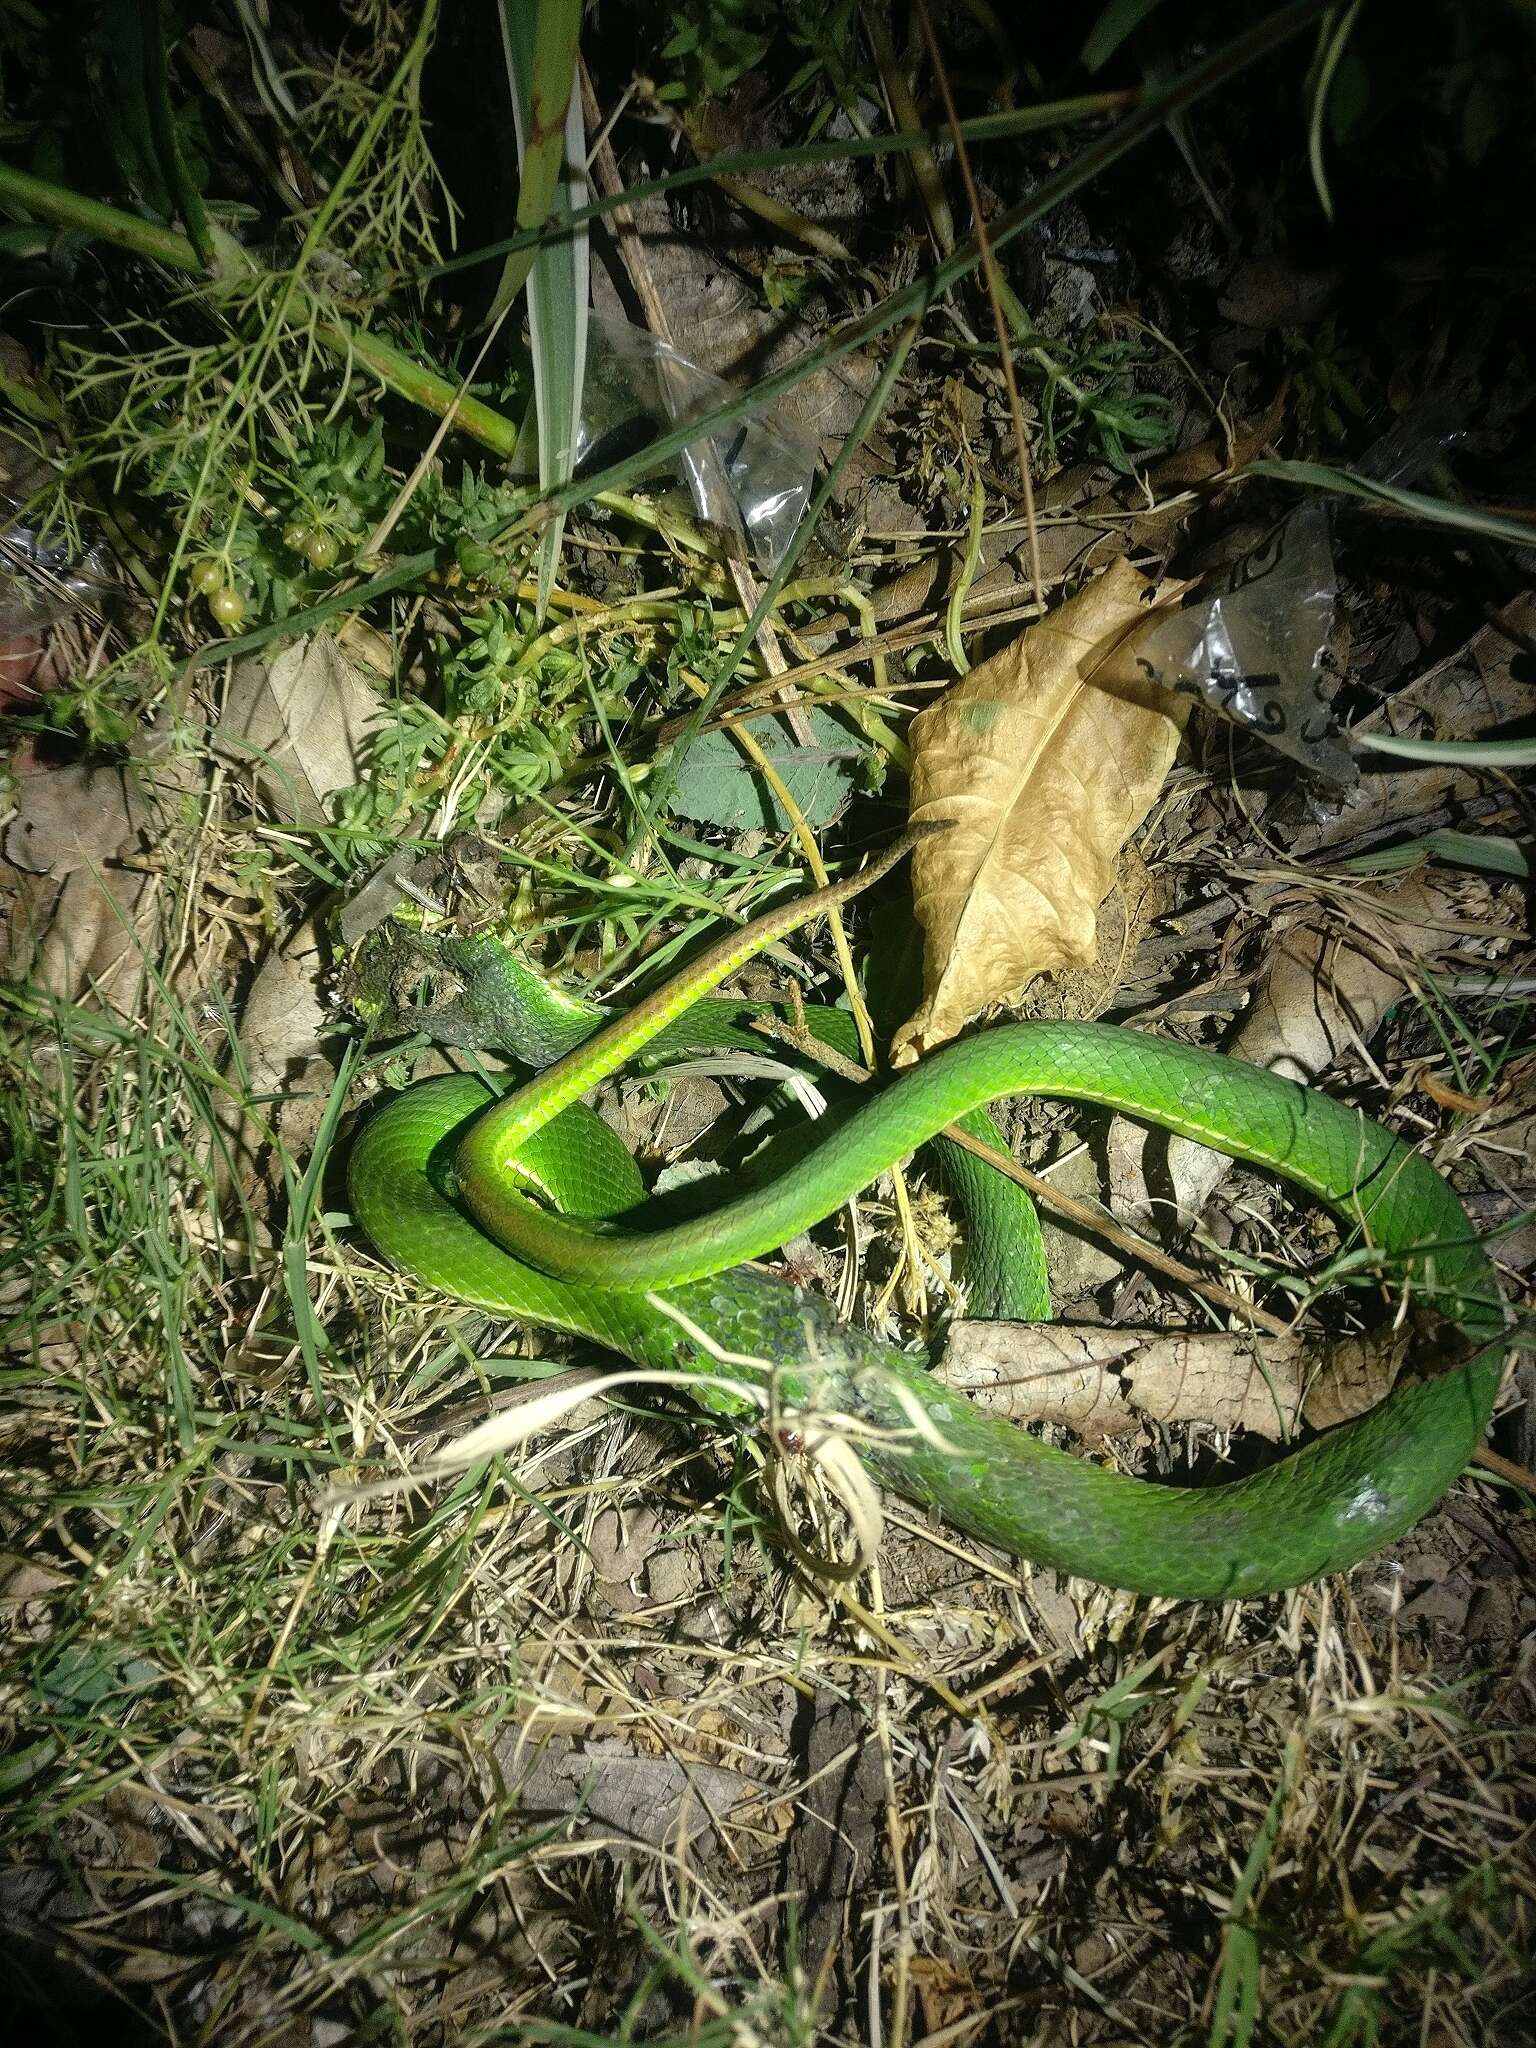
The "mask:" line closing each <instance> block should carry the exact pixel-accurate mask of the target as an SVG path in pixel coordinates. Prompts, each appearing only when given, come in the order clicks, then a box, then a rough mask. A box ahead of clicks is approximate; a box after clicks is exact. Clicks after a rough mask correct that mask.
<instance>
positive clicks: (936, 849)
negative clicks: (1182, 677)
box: [892, 561, 1189, 1066]
mask: <svg viewBox="0 0 1536 2048" xmlns="http://www.w3.org/2000/svg"><path fill="white" fill-rule="evenodd" d="M1151 590H1152V585H1151V584H1150V583H1148V581H1147V579H1146V578H1145V577H1144V576H1141V575H1139V574H1138V573H1137V571H1136V570H1135V569H1133V568H1132V567H1131V566H1130V564H1129V563H1128V562H1125V561H1118V562H1116V563H1115V564H1114V565H1113V567H1112V568H1110V569H1108V570H1106V571H1105V573H1104V574H1103V575H1102V576H1101V577H1100V578H1099V579H1098V581H1097V582H1096V583H1091V584H1089V585H1088V587H1087V588H1086V589H1084V590H1082V591H1080V592H1079V593H1078V594H1077V596H1076V597H1073V598H1069V599H1068V600H1067V602H1066V603H1065V604H1064V605H1062V606H1061V607H1060V609H1059V610H1058V611H1055V612H1053V613H1052V614H1051V616H1050V617H1049V618H1047V619H1042V620H1040V621H1039V622H1038V623H1037V624H1035V625H1033V626H1031V627H1030V628H1029V630H1028V631H1027V632H1026V633H1024V634H1022V635H1021V636H1020V638H1019V639H1017V640H1016V641H1014V643H1013V645H1012V646H1011V647H1006V648H1004V649H1003V651H1002V653H1001V654H996V655H994V656H993V657H992V658H991V660H990V661H985V662H983V663H982V664H981V666H980V667H979V668H974V669H972V671H971V673H970V674H969V675H968V676H967V677H966V678H965V680H964V681H963V682H961V683H958V684H957V685H956V686H955V688H954V689H952V690H950V691H949V692H948V693H947V694H946V695H945V696H944V697H943V698H942V699H941V700H940V701H939V702H938V703H937V704H935V705H933V706H932V707H931V708H930V709H929V710H927V711H925V712H923V713H922V714H921V716H920V717H918V718H916V719H914V720H913V722H912V734H911V738H912V822H913V823H914V824H921V823H924V822H926V821H928V820H929V819H933V820H938V821H943V822H945V823H947V824H948V825H949V827H950V829H949V830H948V831H947V832H938V833H935V834H934V835H933V836H932V838H930V839H927V840H925V841H923V843H922V844H921V845H919V847H918V848H917V851H916V853H915V854H914V855H913V862H912V886H913V894H914V898H915V901H916V905H917V917H918V922H919V923H920V924H921V925H922V927H923V931H924V935H925V936H924V948H923V1000H922V1002H921V1004H920V1005H919V1006H918V1009H917V1010H916V1011H915V1013H914V1014H913V1015H912V1016H911V1017H909V1018H908V1020H907V1022H906V1023H905V1024H904V1025H902V1027H901V1029H900V1030H899V1031H898V1032H897V1033H896V1036H895V1039H894V1041H893V1044H892V1060H893V1063H894V1064H895V1065H897V1066H905V1065H910V1063H911V1062H912V1061H913V1060H915V1059H917V1058H918V1057H919V1056H920V1055H921V1054H923V1053H925V1052H929V1051H931V1050H932V1049H933V1047H935V1046H937V1045H942V1044H944V1043H945V1041H946V1040H948V1039H951V1038H953V1037H954V1036H955V1034H956V1033H957V1032H958V1031H960V1030H961V1029H962V1027H963V1026H964V1025H966V1024H968V1023H969V1022H970V1021H971V1019H972V1018H973V1017H977V1016H980V1015H981V1013H982V1012H983V1011H984V1010H989V1009H992V1008H994V1007H996V1006H998V1005H1000V1004H1008V1003H1015V1002H1017V1001H1018V999H1019V997H1020V996H1021V995H1022V994H1023V993H1024V990H1025V989H1026V987H1027V986H1028V985H1029V983H1030V982H1031V981H1033V980H1034V978H1035V976H1036V975H1037V974H1043V973H1044V972H1045V971H1046V970H1047V969H1048V968H1053V967H1072V966H1085V965H1087V964H1088V963H1090V962H1091V961H1092V959H1093V956H1094V934H1095V929H1096V918H1097V912H1098V907H1099V905H1100V903H1102V902H1103V900H1104V898H1105V897H1106V896H1107V895H1108V893H1109V891H1110V889H1111V887H1112V886H1113V883H1114V878H1115V862H1116V857H1117V856H1118V854H1119V852H1120V848H1121V847H1122V846H1123V845H1124V843H1125V841H1126V839H1127V838H1128V837H1129V836H1130V834H1131V833H1132V832H1134V831H1135V829H1136V827H1137V826H1138V825H1139V824H1140V823H1141V821H1142V819H1143V818H1144V817H1145V816H1146V814H1147V812H1148V810H1149V809H1150V808H1151V805H1152V803H1153V800H1154V799H1155V798H1156V796H1157V793H1158V791H1159V790H1160V789H1161V788H1162V786H1163V781H1164V779H1165V777H1166V776H1167V773H1168V770H1169V768H1170V767H1171V766H1172V764H1173V757H1174V754H1175V752H1176V751H1177V749H1178V744H1179V735H1180V733H1181V732H1182V731H1183V729H1184V721H1185V719H1186V718H1187V717H1188V715H1189V704H1188V702H1187V700H1185V699H1183V698H1180V697H1176V696H1174V695H1173V693H1172V692H1171V691H1168V690H1164V689H1162V688H1161V687H1160V686H1159V685H1158V684H1156V683H1154V682H1152V681H1150V680H1149V679H1148V677H1146V676H1145V675H1144V674H1143V673H1142V672H1141V670H1140V669H1139V668H1138V667H1137V665H1136V662H1135V659H1134V655H1133V653H1132V651H1131V648H1130V642H1131V641H1132V639H1133V638H1134V636H1135V634H1136V631H1137V629H1138V628H1139V627H1141V626H1142V625H1143V624H1144V623H1145V622H1146V620H1147V617H1148V598H1149V595H1150V593H1151Z"/></svg>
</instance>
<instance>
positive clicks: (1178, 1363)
mask: <svg viewBox="0 0 1536 2048" xmlns="http://www.w3.org/2000/svg"><path fill="white" fill-rule="evenodd" d="M1407 1350H1408V1337H1407V1335H1406V1334H1405V1333H1403V1332H1392V1331H1387V1332H1386V1333H1384V1334H1383V1335H1381V1336H1369V1337H1347V1338H1342V1339H1339V1340H1332V1339H1324V1338H1321V1337H1317V1336H1314V1335H1312V1334H1310V1333H1303V1332H1298V1333H1297V1334H1296V1335H1294V1336H1288V1337H1280V1336H1274V1335H1271V1334H1269V1333H1267V1332H1260V1331H1255V1332H1253V1333H1252V1334H1251V1335H1245V1334H1244V1333H1243V1332H1241V1331H1218V1332H1201V1333H1199V1334H1198V1335H1188V1334H1185V1333H1183V1332H1178V1331H1174V1332H1170V1331H1167V1330H1128V1329H1112V1328H1106V1327H1104V1326H1103V1325H1100V1324H1083V1325H1076V1326H1074V1325H1072V1324H1066V1323H993V1322H984V1321H975V1322H964V1323H956V1324H955V1325H954V1327H953V1328H952V1330H951V1331H950V1335H949V1340H948V1344H947V1347H946V1349H945V1353H944V1361H943V1364H942V1366H941V1367H940V1368H939V1373H938V1377H939V1378H940V1379H942V1380H943V1381H944V1383H945V1384H946V1385H947V1386H952V1387H958V1388H962V1389H963V1390H964V1391H965V1392H966V1393H968V1394H969V1395H970V1397H971V1399H972V1400H973V1401H976V1402H977V1403H978V1404H979V1405H981V1406H982V1407H984V1408H987V1409H989V1410H990V1411H991V1412H992V1413H993V1414H997V1415H1008V1416H1012V1417H1013V1418H1015V1419H1016V1420H1018V1421H1021V1422H1024V1421H1027V1422H1052V1423H1060V1424H1062V1425H1064V1426H1065V1427H1066V1428H1068V1429H1071V1430H1074V1431H1076V1433H1077V1434H1078V1435H1079V1436H1083V1437H1088V1438H1094V1439H1102V1438H1104V1437H1110V1436H1123V1435H1124V1434H1125V1433H1126V1431H1128V1430H1131V1429H1134V1428H1136V1427H1137V1424H1138V1422H1139V1421H1142V1420H1146V1421H1150V1422H1162V1423H1170V1422H1202V1423H1208V1424H1210V1425H1211V1426H1213V1427H1214V1428H1217V1429H1222V1430H1235V1429H1242V1430H1251V1431H1252V1432H1253V1433H1254V1434H1255V1435H1257V1436H1262V1437H1264V1438H1266V1439H1268V1440H1269V1441H1270V1442H1279V1441H1280V1440H1281V1439H1282V1438H1284V1437H1287V1436H1289V1435H1290V1434H1291V1433H1292V1431H1293V1430H1294V1429H1295V1427H1296V1425H1297V1421H1298V1418H1299V1419H1300V1420H1302V1421H1305V1422H1306V1423H1307V1424H1309V1425H1310V1426H1311V1427H1312V1428H1314V1429H1328V1428H1331V1427H1332V1426H1333V1424H1335V1423H1337V1422H1346V1421H1348V1420H1349V1419H1350V1418H1351V1417H1352V1416H1356V1415H1363V1414H1364V1413H1365V1411H1366V1410H1367V1409H1368V1408H1374V1407H1375V1405H1376V1403H1377V1402H1378V1401H1379V1400H1381V1398H1382V1397H1383V1395H1385V1394H1386V1393H1387V1392H1388V1391H1389V1389H1390V1388H1391V1386H1392V1384H1393V1382H1394V1381H1395V1380H1396V1378H1397V1375H1398V1373H1399V1372H1400V1371H1401V1369H1402V1364H1403V1360H1404V1358H1405V1357H1406V1355H1407Z"/></svg>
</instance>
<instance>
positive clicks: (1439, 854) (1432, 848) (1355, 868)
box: [1339, 830, 1532, 882]
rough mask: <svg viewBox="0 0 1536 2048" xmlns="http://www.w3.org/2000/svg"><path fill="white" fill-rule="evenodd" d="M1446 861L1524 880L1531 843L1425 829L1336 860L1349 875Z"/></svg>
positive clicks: (1528, 871) (1493, 835) (1388, 872)
mask: <svg viewBox="0 0 1536 2048" xmlns="http://www.w3.org/2000/svg"><path fill="white" fill-rule="evenodd" d="M1426 859H1434V860H1443V861H1448V862H1449V863H1450V864H1451V865H1452V866H1453V867H1459V868H1477V869H1479V870H1480V871H1481V872H1482V873H1483V874H1485V875H1513V876H1515V877H1516V879H1517V880H1519V881H1522V882H1523V881H1527V880H1529V878H1530V875H1531V872H1532V870H1531V847H1530V843H1529V842H1528V841H1527V842H1525V843H1523V844H1522V842H1521V841H1520V840H1518V839H1506V838H1503V837H1501V836H1500V835H1499V834H1498V833H1493V832H1453V831H1450V830H1445V831H1441V832H1425V833H1423V834H1422V835H1421V836H1420V837H1419V838H1417V839H1407V840H1404V841H1403V843H1402V844H1401V845H1400V846H1382V847H1373V848H1372V850H1371V851H1370V852H1369V853H1357V854H1356V855H1355V856H1354V857H1353V859H1351V860H1344V861H1340V862H1339V866H1340V867H1341V868H1343V869H1344V870H1345V872H1346V873H1347V874H1351V875H1395V874H1400V873H1401V872H1402V870H1403V869H1404V868H1416V867H1418V866H1419V865H1420V864H1421V863H1422V862H1423V861H1424V860H1426Z"/></svg>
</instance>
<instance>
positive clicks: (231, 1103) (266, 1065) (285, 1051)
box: [215, 921, 335, 1228]
mask: <svg viewBox="0 0 1536 2048" xmlns="http://www.w3.org/2000/svg"><path fill="white" fill-rule="evenodd" d="M325 971H326V960H325V953H324V949H323V947H322V945H321V942H320V938H319V934H318V933H317V932H316V930H315V926H314V924H313V922H312V921H310V922H306V923H305V924H303V925H301V926H300V927H299V929H298V931H296V932H295V933H294V934H293V935H292V936H291V937H290V938H289V939H288V940H287V941H286V943H285V944H283V945H280V946H274V947H273V948H272V950H271V951H270V952H269V953H268V954H267V956H266V958H265V959H264V960H263V961H262V963H261V966H260V968H259V969H258V970H257V974H256V979H255V981H254V982H253V983H252V984H251V991H250V994H249V995H248V996H247V997H246V1000H245V1007H244V1009H243V1010H242V1012H241V1015H240V1063H239V1064H237V1063H236V1061H235V1060H234V1059H233V1058H231V1060H230V1062H229V1065H228V1073H229V1076H230V1079H231V1080H232V1081H233V1080H234V1079H235V1078H236V1076H237V1075H238V1074H239V1072H240V1071H241V1066H242V1065H243V1069H244V1075H245V1081H246V1092H245V1094H244V1095H242V1092H241V1091H240V1089H238V1088H232V1089H231V1091H230V1092H229V1093H228V1094H227V1095H223V1096H220V1097H218V1098H216V1109H215V1114H216V1115H217V1117H218V1120H219V1125H220V1127H221V1129H222V1130H223V1132H224V1135H225V1138H226V1141H227V1146H228V1150H227V1152H226V1154H225V1155H224V1159H223V1162H222V1164H221V1169H220V1174H219V1193H220V1197H221V1199H222V1197H223V1196H225V1195H226V1194H227V1193H228V1192H229V1186H230V1178H229V1175H230V1169H231V1167H233V1170H234V1171H235V1172H236V1173H237V1174H238V1175H239V1178H240V1182H241V1184H242V1186H243V1188H244V1190H245V1192H246V1196H247V1201H248V1204H249V1206H250V1209H251V1212H252V1216H253V1219H254V1221H255V1224H256V1226H257V1227H258V1228H260V1227H261V1226H262V1225H263V1224H264V1223H265V1221H266V1219H267V1217H268V1216H269V1215H270V1213H271V1212H272V1210H273V1209H274V1208H275V1207H276V1205H277V1203H278V1202H279V1201H280V1199H281V1194H282V1181H281V1175H280V1174H279V1173H277V1172H276V1170H275V1169H272V1167H271V1149H272V1144H273V1141H274V1139H275V1140H276V1141H278V1142H279V1143H280V1144H281V1146H282V1147H283V1148H284V1150H285V1151H286V1152H287V1153H288V1154H289V1156H290V1157H293V1158H299V1159H302V1158H305V1157H306V1156H307V1155H308V1153H309V1151H310V1148H311V1146H312V1145H313V1143H314V1139H315V1133H316V1132H317V1130H318V1129H319V1127H320V1122H321V1119H322V1118H323V1116H324V1113H325V1105H326V1099H327V1097H328V1095H329V1092H330V1087H331V1083H332V1081H333V1080H334V1078H335V1068H334V1067H333V1066H332V1064H331V1062H330V1061H329V1060H327V1059H326V1057H325V1054H324V1051H323V1048H322V1040H323V1038H324V1035H325V1032H326V1028H327V1025H328V1023H329V1021H330V1012H329V1009H328V1006H327V1004H326V1002H325V1000H324V997H323V996H322V993H321V985H322V981H323V978H324V975H325Z"/></svg>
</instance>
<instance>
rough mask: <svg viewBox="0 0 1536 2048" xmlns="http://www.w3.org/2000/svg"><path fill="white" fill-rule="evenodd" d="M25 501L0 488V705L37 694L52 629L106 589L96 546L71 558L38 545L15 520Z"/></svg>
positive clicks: (105, 561) (64, 550)
mask: <svg viewBox="0 0 1536 2048" xmlns="http://www.w3.org/2000/svg"><path fill="white" fill-rule="evenodd" d="M25 502H26V501H25V500H24V499H23V498H21V497H19V496H17V495H16V490H15V487H14V480H13V484H12V486H11V487H9V488H8V487H7V486H6V485H3V484H0V704H4V703H7V702H9V701H10V700H12V699H20V700H22V701H26V700H29V699H30V698H32V697H34V696H35V695H36V694H37V691H38V689H39V687H41V686H40V684H39V681H38V678H39V675H40V674H41V673H43V672H44V669H45V664H46V648H45V636H46V634H47V632H48V629H49V628H50V627H51V626H56V625H57V624H58V623H59V621H60V620H61V619H67V618H70V617H72V616H73V615H74V614H75V613H76V612H78V611H81V610H83V609H84V608H85V607H87V606H89V605H99V604H100V603H101V601H102V598H103V596H104V594H105V593H106V591H107V590H108V589H109V588H110V586H111V575H110V568H111V563H110V558H109V557H108V555H107V553H106V550H105V549H104V548H101V547H99V546H96V547H89V548H87V549H86V550H85V552H84V553H83V554H79V555H76V554H74V553H72V552H71V551H70V549H69V548H68V547H67V546H63V545H59V544H55V543H52V542H48V541H42V540H40V539H39V538H38V535H37V531H36V529H35V528H34V527H32V526H30V525H29V524H28V523H27V522H26V520H25V518H23V517H21V516H19V515H20V514H21V509H22V506H23V504H24V503H25Z"/></svg>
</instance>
